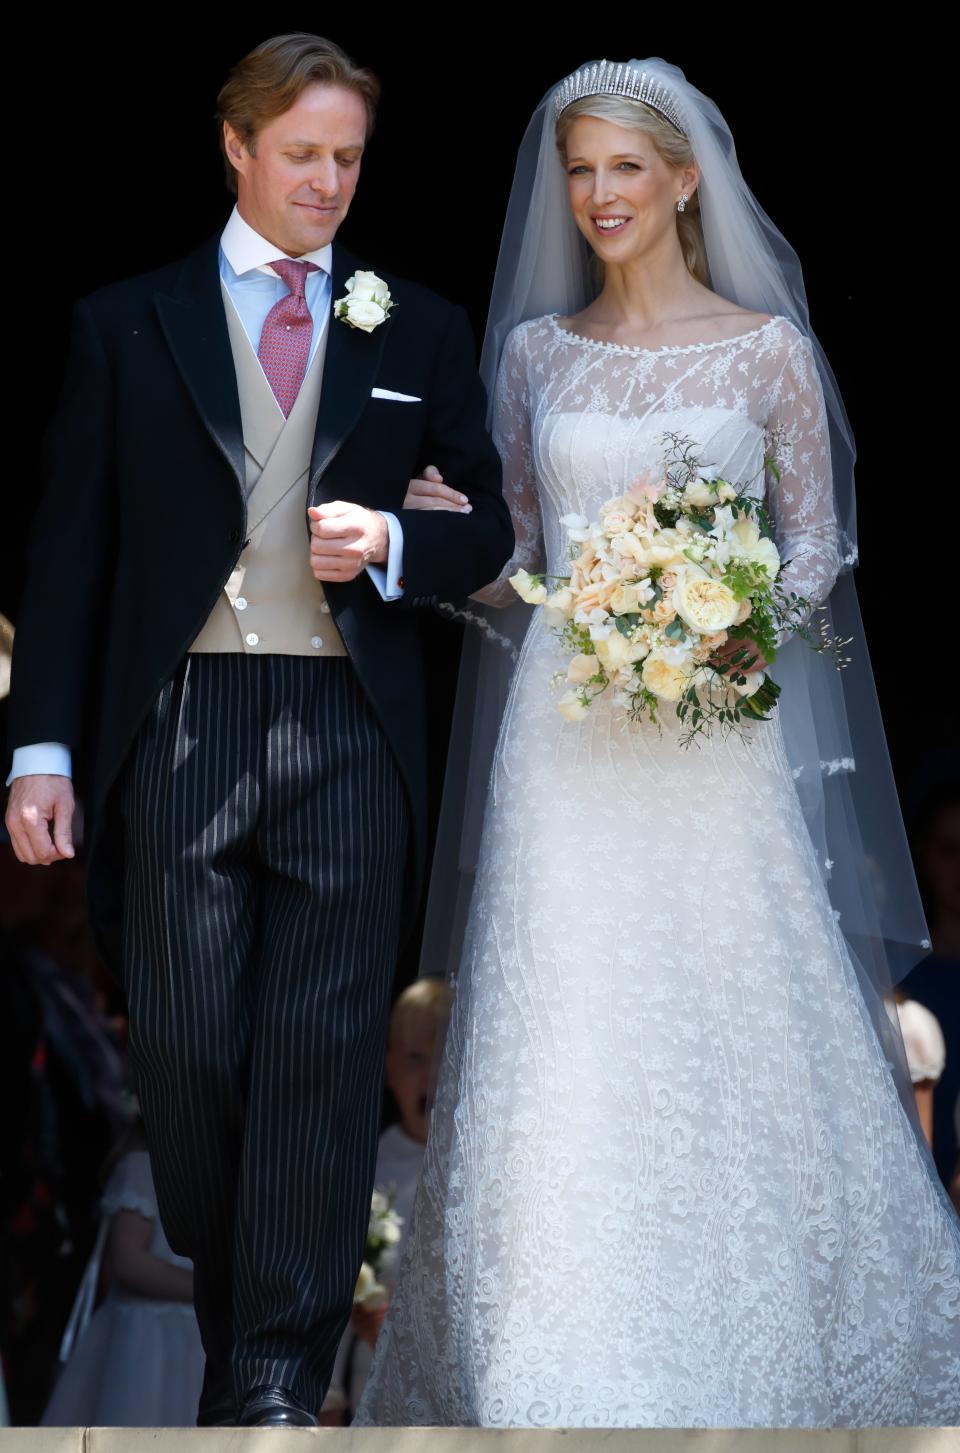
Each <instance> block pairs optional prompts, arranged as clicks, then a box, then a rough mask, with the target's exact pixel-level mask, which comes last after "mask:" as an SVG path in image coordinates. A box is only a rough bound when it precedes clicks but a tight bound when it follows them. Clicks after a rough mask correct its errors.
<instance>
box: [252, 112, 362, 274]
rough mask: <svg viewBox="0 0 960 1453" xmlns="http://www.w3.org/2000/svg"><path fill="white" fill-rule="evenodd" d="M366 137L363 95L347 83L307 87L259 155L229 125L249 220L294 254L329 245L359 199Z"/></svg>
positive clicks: (263, 137)
mask: <svg viewBox="0 0 960 1453" xmlns="http://www.w3.org/2000/svg"><path fill="white" fill-rule="evenodd" d="M366 132H367V109H366V106H365V105H364V103H363V100H362V98H361V97H360V96H358V95H357V93H356V92H355V91H348V90H345V89H344V88H343V87H342V86H322V85H315V86H308V87H307V89H306V90H305V91H302V92H301V94H300V96H299V97H298V99H297V100H296V101H295V102H294V104H293V105H292V106H291V107H290V109H289V111H284V113H283V115H282V116H276V117H275V118H274V119H273V120H272V121H268V122H267V123H266V125H265V126H264V127H263V128H262V129H261V131H260V132H259V133H258V135H257V136H256V138H255V139H254V142H253V148H254V149H253V152H250V151H249V150H248V149H247V147H246V146H244V145H243V143H242V142H241V140H240V138H239V137H238V136H237V134H236V132H235V131H234V130H233V128H232V127H231V126H230V125H229V123H226V122H225V123H224V139H225V141H226V147H227V154H228V156H229V157H230V159H231V161H232V162H233V165H234V167H235V169H236V172H237V193H238V195H237V206H238V208H239V211H240V215H241V217H242V218H243V220H244V221H245V222H248V223H249V225H250V226H251V227H252V228H253V229H254V230H255V231H256V232H259V233H260V235H261V236H262V237H266V238H268V239H269V241H270V242H274V243H276V245H277V247H278V248H279V249H280V251H281V252H286V253H288V254H289V255H290V256H291V257H300V256H302V254H303V253H305V252H313V251H315V250H316V249H317V248H318V247H325V246H326V245H327V243H328V242H331V241H332V240H333V237H334V235H335V233H336V230H337V228H338V227H339V226H340V223H341V222H342V221H343V219H344V217H345V216H346V215H347V211H348V209H349V207H350V203H351V202H352V201H353V194H354V192H355V190H356V186H357V179H358V177H359V175H360V157H361V156H362V154H363V147H364V142H365V140H366Z"/></svg>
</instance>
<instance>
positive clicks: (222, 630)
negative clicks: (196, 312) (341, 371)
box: [190, 282, 347, 656]
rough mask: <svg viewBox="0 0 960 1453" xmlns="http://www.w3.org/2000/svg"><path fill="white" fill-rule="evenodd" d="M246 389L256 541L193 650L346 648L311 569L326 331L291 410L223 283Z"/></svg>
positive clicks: (294, 652) (250, 509)
mask: <svg viewBox="0 0 960 1453" xmlns="http://www.w3.org/2000/svg"><path fill="white" fill-rule="evenodd" d="M220 286H221V291H222V293H223V306H224V309H225V310H226V315H227V330H228V332H229V334H230V347H231V350H232V352H233V366H234V368H235V370H236V375H237V387H238V389H239V391H240V414H241V418H242V421H243V447H244V458H245V461H246V488H247V544H246V546H245V548H244V550H243V553H242V554H241V556H240V558H239V560H238V561H237V565H236V569H235V570H234V571H233V574H232V575H231V576H230V579H229V580H228V581H227V583H226V585H225V587H224V589H223V591H222V593H221V595H220V597H219V599H218V600H217V603H216V605H215V606H214V608H213V610H212V611H211V612H210V615H209V617H208V619H207V623H206V625H205V626H204V627H203V630H202V631H201V632H200V634H199V635H198V636H197V639H196V640H195V641H194V643H193V645H192V646H191V647H190V650H191V651H244V652H245V653H246V654H247V655H260V656H262V655H281V656H345V655H346V654H347V652H346V648H345V647H344V644H343V640H342V638H341V636H340V633H339V631H338V630H337V628H336V626H335V625H334V623H333V617H332V616H331V614H330V607H329V606H328V605H327V602H326V600H325V599H324V594H323V586H322V585H321V584H320V582H319V581H318V580H315V579H314V577H313V574H312V572H311V570H310V554H309V551H310V539H309V536H308V534H307V528H306V507H307V493H306V491H307V478H308V476H309V473H310V453H311V450H312V448H313V436H314V431H315V428H316V422H317V409H318V407H319V404H320V387H321V384H322V382H323V363H324V357H325V354H326V347H327V331H326V328H324V334H323V337H322V338H321V339H320V342H319V344H318V346H317V351H316V353H315V354H314V358H313V362H312V363H311V365H310V368H309V369H308V371H307V374H306V377H305V378H304V380H303V383H302V384H301V386H300V392H299V393H298V395H297V401H296V403H295V404H294V406H293V408H292V409H291V410H290V415H289V418H287V419H284V417H283V413H282V412H281V410H280V406H279V405H278V403H277V401H276V399H275V398H274V396H273V390H272V389H271V387H270V385H269V383H268V382H267V380H266V376H265V375H264V372H263V369H262V368H261V367H260V362H259V360H258V358H257V356H256V354H255V353H254V351H253V348H252V347H251V346H250V340H249V339H248V337H247V335H246V333H245V331H244V328H243V324H242V323H241V321H240V317H239V314H238V313H237V310H236V308H235V307H234V305H233V302H232V300H231V298H230V295H229V293H228V292H227V289H226V288H225V287H224V285H223V283H222V282H221V284H220Z"/></svg>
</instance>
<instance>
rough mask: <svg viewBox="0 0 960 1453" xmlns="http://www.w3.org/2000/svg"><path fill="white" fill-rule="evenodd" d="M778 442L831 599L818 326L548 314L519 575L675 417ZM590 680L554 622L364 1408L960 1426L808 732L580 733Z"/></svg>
mask: <svg viewBox="0 0 960 1453" xmlns="http://www.w3.org/2000/svg"><path fill="white" fill-rule="evenodd" d="M776 427H780V428H781V429H782V430H783V436H784V439H785V441H786V443H787V455H786V458H785V460H784V467H783V469H782V475H781V479H780V482H779V483H777V482H775V481H774V479H773V478H772V476H771V477H769V478H768V479H767V482H766V483H767V490H768V496H769V504H770V507H771V513H772V514H773V516H774V518H775V522H776V530H777V536H778V543H779V544H780V547H781V554H782V555H783V556H784V557H785V558H787V559H789V560H790V561H791V562H792V563H791V565H790V566H789V568H788V570H787V572H786V574H787V578H788V580H789V583H790V584H791V586H792V588H794V589H796V590H798V591H800V592H801V593H803V594H805V595H806V596H808V597H809V598H811V599H813V600H822V599H823V598H824V597H825V596H826V595H827V593H828V592H829V589H830V586H831V584H832V582H833V579H834V576H835V574H836V569H837V563H836V562H837V550H836V532H835V524H834V518H833V510H832V504H831V487H830V481H829V457H828V446H827V442H826V437H825V423H824V417H823V413H822V395H821V392H820V386H819V381H818V379H817V376H816V372H815V368H814V364H813V361H812V354H811V352H810V348H809V345H808V343H807V341H806V339H805V338H804V337H803V335H802V334H800V333H799V332H798V331H797V329H796V328H795V327H794V326H793V325H792V324H791V323H790V322H788V321H787V320H785V319H782V318H773V319H771V320H770V321H769V322H768V323H766V324H765V325H763V326H762V327H760V328H756V329H754V330H753V331H751V332H747V333H744V334H743V335H742V336H740V337H738V338H734V339H730V340H727V341H722V342H716V343H704V344H695V345H693V346H690V347H666V348H660V349H655V350H646V349H642V348H631V347H626V346H620V345H615V344H604V343H599V342H596V341H592V340H590V339H584V338H580V337H577V336H574V335H572V334H570V333H568V332H567V331H565V329H564V328H563V326H562V325H561V324H560V323H559V322H558V321H557V320H556V319H555V318H551V317H547V318H541V319H537V320H534V321H532V322H529V323H526V324H522V325H521V326H520V327H519V328H517V329H515V330H514V332H513V333H512V334H511V335H510V338H509V339H508V342H507V347H506V351H505V356H504V362H503V364H502V366H501V371H500V375H499V379H498V386H497V399H496V436H497V443H498V446H499V448H500V450H501V453H502V455H503V457H504V481H505V491H506V493H507V496H508V499H509V501H510V504H511V507H512V510H513V514H514V519H515V523H516V528H517V535H518V546H517V551H516V554H515V557H514V559H513V561H511V564H510V566H509V567H508V568H507V571H505V572H504V577H505V576H506V574H508V573H510V572H512V571H513V570H515V569H516V568H517V567H518V566H521V565H523V566H526V567H527V568H530V569H536V568H537V567H538V566H539V565H540V564H541V560H542V556H541V551H542V544H541V539H542V538H543V539H545V543H546V556H547V559H548V561H549V568H550V570H551V571H554V572H558V573H562V571H563V568H564V564H565V547H564V541H563V533H564V532H563V531H562V529H561V527H560V524H559V518H560V516H562V515H564V514H566V513H567V512H578V513H583V514H586V515H588V516H590V517H592V518H595V517H596V512H597V509H598V506H599V505H601V504H602V503H603V502H604V501H605V500H607V499H609V498H611V497H612V496H614V495H617V494H620V493H622V492H623V491H624V489H625V488H626V487H627V486H628V485H629V484H630V483H631V482H632V481H633V480H634V479H635V478H636V476H637V475H638V474H639V473H640V472H641V470H643V469H644V468H647V467H656V466H657V465H658V464H659V463H660V461H661V460H662V455H663V448H662V444H661V442H660V441H661V436H662V435H663V433H664V431H665V430H672V431H675V432H678V433H682V434H685V435H687V436H690V437H691V438H693V439H694V440H695V441H696V443H697V445H698V446H699V456H700V459H701V462H702V463H704V464H707V463H710V464H715V465H716V466H718V468H719V470H720V471H721V473H722V474H723V475H724V477H726V478H729V479H732V480H736V481H743V480H747V479H750V478H752V477H754V476H755V475H757V474H758V473H759V471H761V470H762V466H763V457H764V440H765V434H766V433H767V432H768V431H769V430H771V429H773V428H776ZM754 492H756V490H755V491H754ZM541 512H542V521H543V537H541ZM504 577H501V579H503V578H504ZM561 664H562V657H561V654H560V648H559V646H558V644H557V642H556V640H555V638H554V637H553V636H552V634H551V632H550V630H549V628H547V627H545V626H544V625H543V624H542V622H541V619H540V617H539V614H538V615H537V617H536V618H535V620H534V623H533V625H532V626H531V628H530V630H529V632H528V634H527V637H526V640H525V643H524V647H523V650H522V653H521V658H520V662H519V665H518V668H517V671H516V673H515V676H514V680H513V686H512V689H511V694H510V699H509V704H508V706H507V710H506V714H505V718H504V722H503V727H502V731H501V736H500V742H499V746H498V750H497V758H496V763H495V767H494V772H493V779H492V784H491V791H490V796H489V799H488V806H487V815H486V821H485V827H484V837H483V845H482V851H481V859H480V866H479V871H478V877H477V884H476V889H475V894H474V900H473V908H472V912H471V922H470V928H469V931H468V939H467V942H466V944H465V946H464V953H463V959H462V966H461V971H460V977H459V984H458V989H457V999H456V1006H455V1010H454V1018H453V1022H452V1025H451V1030H450V1035H449V1040H448V1043H447V1047H446V1051H445V1057H444V1062H443V1065H442V1070H441V1076H440V1082H439V1086H438V1097H437V1102H436V1107H435V1110H434V1114H433V1123H432V1126H431V1134H430V1141H429V1145H428V1148H427V1154H426V1160H425V1165H424V1173H423V1178H422V1181H421V1185H420V1190H419V1193H418V1198H417V1203H416V1210H415V1216H414V1224H413V1226H412V1228H411V1236H410V1242H409V1247H408V1251H407V1253H406V1256H405V1259H404V1261H403V1264H402V1266H401V1272H400V1280H399V1287H398V1290H397V1292H396V1295H395V1298H394V1300H393V1303H392V1306H391V1309H390V1313H389V1316H388V1318H387V1322H386V1325H385V1328H384V1331H383V1334H382V1336H381V1338H380V1342H379V1345H378V1349H377V1354H376V1358H375V1361H374V1365H373V1369H372V1373H371V1378H370V1381H369V1383H368V1387H367V1392H366V1396H365V1398H364V1401H363V1403H362V1405H361V1409H360V1413H359V1417H358V1422H360V1423H365V1424H386V1425H404V1424H433V1423H439V1424H454V1425H458V1424H470V1425H474V1424H479V1425H483V1426H494V1427H501V1426H509V1425H537V1426H540V1425H543V1426H599V1427H623V1426H688V1427H692V1426H714V1427H716V1426H720V1427H723V1426H726V1427H743V1426H750V1425H760V1426H778V1425H801V1426H808V1425H810V1426H827V1427H828V1426H843V1425H867V1424H950V1423H956V1422H960V1223H958V1222H957V1219H956V1217H955V1216H954V1214H953V1212H952V1211H951V1210H950V1208H949V1206H948V1204H947V1202H946V1200H945V1198H944V1197H943V1196H942V1193H941V1192H940V1190H939V1187H938V1186H936V1185H935V1184H934V1182H933V1180H932V1178H931V1176H930V1175H929V1174H928V1172H927V1170H926V1169H925V1167H924V1164H923V1161H922V1158H921V1154H920V1152H919V1150H918V1146H917V1143H916V1141H915V1138H914V1133H913V1130H912V1129H911V1126H910V1124H909V1122H908V1120H907V1118H906V1116H905V1115H904V1113H903V1110H902V1108H901V1105H900V1101H899V1099H898V1096H897V1093H896V1090H895V1087H894V1084H893V1081H892V1079H891V1076H890V1074H889V1071H888V1068H887V1066H886V1062H885V1059H884V1055H883V1052H882V1050H881V1048H880V1044H879V1041H878V1040H877V1038H876V1035H875V1032H874V1030H873V1028H872V1025H871V1024H870V1022H869V1018H868V1014H867V1010H866V1007H865V1005H864V1003H863V999H862V997H861V995H860V992H859V988H858V984H857V980H856V977H855V973H854V970H853V968H852V965H851V963H850V960H849V958H848V956H847V953H846V950H845V948H844V945H843V942H842V940H841V938H840V936H839V933H838V931H837V928H836V924H835V920H834V917H833V914H832V911H831V908H830V905H829V902H828V899H827V896H826V894H825V891H824V889H823V886H822V883H821V878H820V875H819V872H818V869H817V865H816V862H815V858H814V852H813V847H812V844H811V841H810V838H809V836H808V833H807V831H806V828H805V825H804V821H803V818H802V815H801V812H800V807H799V803H798V800H797V797H796V794H795V790H794V786H793V779H792V777H791V773H790V769H789V766H788V764H787V761H786V758H785V755H784V750H783V743H782V738H781V733H780V728H779V725H778V724H777V722H776V720H773V721H771V722H770V723H769V724H756V725H752V726H750V727H749V728H748V729H747V738H746V740H739V739H736V738H729V739H728V740H726V741H720V740H719V739H713V740H711V741H710V742H709V744H707V745H704V746H702V747H701V748H700V749H699V750H698V749H697V748H695V747H694V748H690V749H683V748H681V747H680V746H679V743H678V740H677V729H676V726H675V724H674V719H673V716H672V712H670V711H667V712H666V713H664V720H663V731H662V734H659V733H658V732H657V730H656V728H655V727H652V726H650V725H641V726H628V725H625V724H624V723H623V722H622V713H621V712H619V711H617V710H616V709H615V708H614V707H613V706H612V703H610V702H608V701H607V699H606V698H603V699H601V700H600V701H599V702H597V703H595V705H594V706H593V708H592V709H591V712H590V714H589V717H588V718H587V720H586V721H585V722H583V723H582V724H581V725H572V724H570V723H568V722H566V721H564V720H563V718H562V717H561V716H560V715H559V714H558V713H557V712H556V711H555V710H554V706H553V704H552V701H551V696H550V690H549V683H550V678H551V677H552V675H553V674H554V672H555V671H556V670H557V669H558V666H560V665H561ZM608 695H609V693H608ZM783 709H784V710H785V711H789V709H790V708H789V702H788V701H786V700H785V701H784V704H783Z"/></svg>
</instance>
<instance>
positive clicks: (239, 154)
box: [223, 121, 250, 176]
mask: <svg viewBox="0 0 960 1453" xmlns="http://www.w3.org/2000/svg"><path fill="white" fill-rule="evenodd" d="M223 148H224V151H225V152H226V153H227V158H228V160H229V162H230V165H231V166H232V167H233V169H234V171H235V172H237V173H239V175H240V176H243V175H244V174H245V172H246V169H247V165H248V164H249V160H250V153H249V152H248V150H247V146H246V142H245V141H243V139H242V138H241V136H240V134H239V132H236V131H234V129H233V127H232V126H231V125H230V122H229V121H225V122H224V123H223Z"/></svg>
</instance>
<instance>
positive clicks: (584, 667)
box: [511, 434, 811, 744]
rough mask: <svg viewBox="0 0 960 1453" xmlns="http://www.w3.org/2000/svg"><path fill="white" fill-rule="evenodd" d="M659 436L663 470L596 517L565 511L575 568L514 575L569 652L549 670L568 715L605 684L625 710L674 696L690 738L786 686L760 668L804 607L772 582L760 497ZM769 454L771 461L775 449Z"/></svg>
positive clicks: (649, 709)
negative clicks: (558, 669) (560, 667)
mask: <svg viewBox="0 0 960 1453" xmlns="http://www.w3.org/2000/svg"><path fill="white" fill-rule="evenodd" d="M664 443H665V445H666V446H667V447H666V452H665V456H664V463H663V469H662V471H661V472H660V473H659V474H648V475H643V476H641V477H640V478H639V479H637V480H635V481H634V483H633V484H632V485H631V487H630V488H629V489H628V490H627V492H626V494H625V495H624V496H623V497H622V498H619V499H612V500H608V501H607V503H606V504H605V505H603V507H602V508H601V510H600V518H599V520H596V521H589V520H587V519H586V518H585V517H583V516H582V515H565V516H564V517H563V519H562V521H561V523H562V524H563V526H564V527H565V529H566V531H567V534H568V536H569V540H570V558H571V566H570V574H569V576H559V577H547V576H544V575H530V574H528V573H527V572H526V571H525V570H521V571H519V572H518V573H517V574H516V575H514V576H513V577H512V578H511V584H512V585H513V587H514V589H515V590H516V592H517V594H518V595H519V596H520V597H521V599H522V600H525V601H526V602H527V603H528V604H531V605H539V606H542V607H543V610H544V613H545V616H546V617H547V619H548V621H549V622H550V624H551V625H553V626H554V627H555V629H556V631H557V634H558V635H559V636H560V639H561V641H562V643H563V645H564V646H565V647H566V649H567V650H568V651H570V652H571V654H572V659H571V661H570V663H569V665H568V667H567V671H566V676H565V678H564V677H563V676H562V675H561V676H560V677H559V678H555V679H556V680H558V681H561V682H564V683H565V684H566V685H567V687H568V689H567V691H566V692H565V693H564V695H562V696H561V697H560V699H559V701H558V703H557V708H558V710H559V711H560V712H561V713H562V715H563V716H565V717H567V718H568V719H569V720H570V721H580V720H582V719H583V718H584V717H585V716H586V714H587V712H588V711H589V710H590V707H591V705H592V703H593V702H594V701H595V700H596V698H597V697H598V696H600V695H601V694H602V693H603V692H605V691H607V690H608V689H610V688H612V689H613V692H614V694H615V696H616V699H617V700H618V702H620V703H621V704H622V705H623V706H625V708H626V710H627V713H628V715H629V717H630V718H631V719H632V720H640V719H641V718H643V717H645V716H646V717H649V719H650V720H651V721H653V722H654V723H656V722H657V713H658V711H659V710H660V709H661V706H662V704H663V703H669V704H671V705H673V706H674V707H675V710H676V714H677V716H678V717H679V719H680V721H681V722H682V723H683V725H684V727H685V728H686V731H685V735H684V738H683V740H684V742H685V744H686V743H689V742H690V741H691V740H692V739H693V738H694V737H695V736H696V735H697V734H698V733H709V732H710V731H711V730H712V729H713V728H714V727H717V728H719V729H721V730H722V731H723V732H724V733H727V732H729V731H736V730H738V729H739V727H740V725H741V723H742V722H743V721H744V720H751V719H758V720H766V719H767V716H768V713H769V712H770V711H771V709H772V708H773V707H774V706H775V705H776V702H777V698H778V696H779V695H780V688H779V686H777V684H776V682H774V681H773V680H771V678H770V677H769V676H768V675H767V674H766V671H765V669H760V668H757V669H754V668H756V667H757V663H758V661H759V660H760V659H761V658H762V660H763V661H764V662H766V663H769V662H772V661H773V660H774V658H775V656H776V653H777V643H778V639H779V637H780V635H781V633H784V632H790V631H794V632H800V633H802V634H805V633H804V632H803V625H802V622H803V619H804V618H805V617H806V615H807V613H808V612H809V610H810V609H811V606H810V602H809V601H807V600H806V599H804V597H802V596H799V595H796V594H794V593H792V592H788V591H786V590H785V589H784V588H783V586H782V584H781V582H780V579H779V577H780V569H781V561H780V556H779V553H778V551H777V547H776V545H775V544H774V541H773V531H772V529H771V526H770V521H769V518H768V516H767V513H766V511H765V509H764V506H763V503H762V501H761V500H760V499H757V498H754V497H752V496H751V495H750V494H748V493H747V492H746V487H743V488H738V487H737V486H736V485H734V484H732V483H731V482H730V481H729V480H726V479H722V478H721V477H720V475H719V473H718V471H717V470H716V469H714V468H712V467H704V466H703V465H701V464H700V462H699V460H698V458H697V456H696V454H695V453H694V446H693V444H692V442H691V441H690V440H689V439H686V438H684V437H683V436H681V435H677V434H667V435H665V436H664ZM765 466H769V467H770V468H771V469H772V470H773V471H774V472H776V464H775V462H774V460H773V459H768V460H766V461H765ZM548 580H550V582H551V584H552V585H554V586H555V587H556V588H554V589H552V590H548V585H547V582H548ZM738 643H742V644H738ZM758 653H759V655H758Z"/></svg>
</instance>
